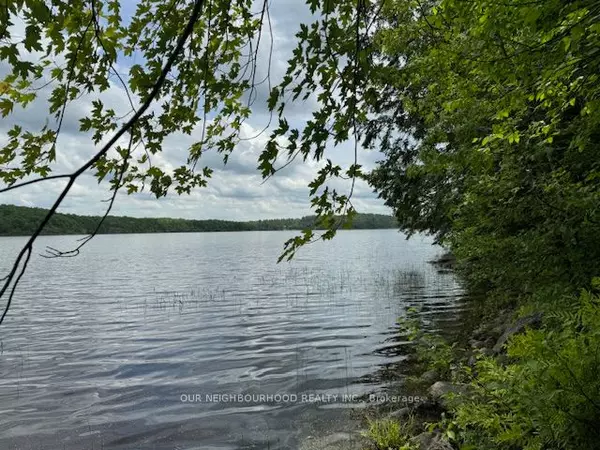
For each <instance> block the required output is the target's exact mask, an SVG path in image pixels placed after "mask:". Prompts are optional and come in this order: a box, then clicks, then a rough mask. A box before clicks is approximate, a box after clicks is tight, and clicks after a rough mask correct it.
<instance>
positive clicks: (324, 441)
mask: <svg viewBox="0 0 600 450" xmlns="http://www.w3.org/2000/svg"><path fill="white" fill-rule="evenodd" d="M368 444H369V441H368V440H367V439H366V438H365V437H363V436H361V435H360V434H358V433H332V434H329V435H327V436H323V437H309V438H308V439H306V440H305V441H304V442H302V443H301V444H300V449H299V450H363V449H364V448H366V446H367V445H368Z"/></svg>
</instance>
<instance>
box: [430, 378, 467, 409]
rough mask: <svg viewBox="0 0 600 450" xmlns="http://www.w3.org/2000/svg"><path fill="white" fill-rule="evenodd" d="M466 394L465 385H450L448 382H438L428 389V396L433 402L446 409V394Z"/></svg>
mask: <svg viewBox="0 0 600 450" xmlns="http://www.w3.org/2000/svg"><path fill="white" fill-rule="evenodd" d="M467 393H468V386H467V385H466V384H458V383H450V382H449V381H438V382H436V383H433V384H432V385H431V387H430V388H429V395H430V397H431V398H432V400H433V401H435V402H436V403H438V404H440V405H442V406H443V407H447V406H448V404H449V399H448V394H455V395H457V396H458V395H465V394H467Z"/></svg>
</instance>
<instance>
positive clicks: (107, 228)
mask: <svg viewBox="0 0 600 450" xmlns="http://www.w3.org/2000/svg"><path fill="white" fill-rule="evenodd" d="M46 213H47V210H45V209H41V208H25V207H21V206H12V205H0V236H19V235H27V234H31V233H32V232H33V231H34V230H35V228H36V227H37V225H38V223H39V222H40V221H41V220H42V218H43V217H44V216H45V214H46ZM99 220H100V217H94V216H78V215H75V214H56V215H55V216H54V217H52V219H51V220H50V222H49V223H48V226H47V227H46V229H45V231H44V233H45V234H90V233H92V232H93V231H94V230H95V228H96V226H97V224H98V222H99ZM315 222H316V218H315V217H314V216H306V217H302V218H301V219H271V220H256V221H249V222H233V221H227V220H185V219H168V218H151V219H150V218H149V219H137V218H133V217H115V216H108V217H107V218H106V220H105V221H104V222H103V223H102V226H101V227H100V233H101V234H102V233H106V234H111V233H173V232H179V233H186V232H206V231H258V230H302V229H307V228H311V227H316V226H317V225H316V223H315ZM396 227H397V224H396V222H395V220H394V218H393V217H390V216H384V215H378V214H359V215H357V217H356V219H355V220H354V221H353V222H352V228H353V229H375V228H396Z"/></svg>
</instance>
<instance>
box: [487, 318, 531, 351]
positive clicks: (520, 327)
mask: <svg viewBox="0 0 600 450" xmlns="http://www.w3.org/2000/svg"><path fill="white" fill-rule="evenodd" d="M541 324H542V314H541V313H535V314H531V315H529V316H525V317H521V318H519V319H518V320H517V321H516V322H515V323H514V324H512V325H511V326H510V327H508V328H507V329H506V330H505V331H504V333H502V336H500V337H499V338H498V340H497V341H496V345H494V348H493V350H494V353H500V352H501V351H502V349H503V348H504V345H505V344H506V343H507V342H508V340H509V339H510V338H511V337H512V336H514V335H515V334H518V333H522V332H523V331H525V329H526V328H527V327H530V328H537V327H539V326H540V325H541Z"/></svg>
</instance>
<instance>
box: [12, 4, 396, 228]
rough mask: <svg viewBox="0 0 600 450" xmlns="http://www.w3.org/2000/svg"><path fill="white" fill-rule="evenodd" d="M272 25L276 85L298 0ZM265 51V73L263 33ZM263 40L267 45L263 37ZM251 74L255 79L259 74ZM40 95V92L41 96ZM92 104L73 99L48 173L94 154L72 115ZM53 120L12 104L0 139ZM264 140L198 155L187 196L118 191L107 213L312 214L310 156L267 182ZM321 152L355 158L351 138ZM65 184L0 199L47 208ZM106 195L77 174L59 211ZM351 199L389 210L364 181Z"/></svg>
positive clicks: (260, 111) (176, 153)
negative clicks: (207, 175) (262, 167)
mask: <svg viewBox="0 0 600 450" xmlns="http://www.w3.org/2000/svg"><path fill="white" fill-rule="evenodd" d="M122 5H123V13H124V14H125V15H127V14H132V12H133V10H134V8H135V2H134V1H129V0H123V1H122ZM270 13H271V21H272V30H273V63H272V67H271V76H272V79H273V82H274V83H276V82H277V80H278V79H280V77H281V76H282V74H283V72H284V71H285V68H286V61H287V60H288V59H289V57H290V56H291V51H292V49H293V46H294V34H295V32H296V30H297V29H298V28H299V24H300V23H303V22H310V21H311V20H312V16H311V13H310V10H309V8H308V6H307V5H306V4H305V3H304V1H303V0H274V1H272V2H271V7H270ZM262 42H263V43H264V44H263V45H264V47H263V48H264V52H263V53H262V54H263V55H264V57H263V58H261V61H259V75H260V71H263V73H266V67H267V58H266V54H267V52H266V51H267V49H268V42H269V39H268V38H264V37H263V40H262ZM265 42H266V43H265ZM118 64H119V65H118V67H117V70H119V72H120V73H121V74H126V73H127V72H128V64H131V62H129V61H127V60H123V61H120V62H119V63H118ZM4 73H6V66H4V67H2V63H1V62H0V75H3V74H4ZM260 78H261V77H260V76H257V79H260ZM41 97H43V96H41ZM264 100H265V98H264V96H263V97H262V98H259V99H258V100H257V101H256V102H255V104H254V106H253V114H252V117H251V118H250V119H249V120H248V122H247V123H246V124H245V125H244V129H243V130H242V137H251V136H255V135H256V134H258V132H259V131H260V130H261V129H263V127H264V126H265V125H266V124H267V121H268V115H267V111H266V104H265V102H264ZM103 101H104V103H105V105H106V106H109V107H113V108H114V109H115V110H116V111H119V110H122V111H127V110H128V109H129V105H128V103H127V99H126V96H125V92H124V90H123V89H122V88H121V87H120V86H119V85H118V84H116V83H115V84H113V85H111V87H110V89H109V90H108V91H107V92H106V93H104V94H103ZM314 104H315V99H314V98H309V99H308V100H307V101H306V102H305V103H302V104H298V105H294V106H293V107H291V108H290V109H289V110H288V112H287V114H288V119H289V120H290V122H291V123H292V125H296V126H297V125H300V124H302V123H303V122H304V121H305V120H306V119H307V118H308V117H309V112H310V111H311V110H312V109H311V108H312V105H314ZM90 110H91V98H89V99H87V98H82V99H80V100H78V101H77V102H76V103H72V104H71V105H70V106H69V107H68V109H67V111H66V115H65V119H64V121H63V126H62V129H61V135H60V138H59V140H58V146H57V162H56V164H55V165H54V166H53V173H64V172H70V171H73V170H74V169H76V168H77V167H78V166H79V165H81V164H82V163H83V162H85V161H86V160H87V159H88V158H89V157H90V155H92V154H94V153H95V152H96V147H95V146H94V144H93V143H92V142H91V140H90V139H89V137H88V136H86V135H83V134H82V133H80V132H79V123H78V120H79V118H80V117H82V115H85V113H86V112H87V111H90ZM46 121H48V122H49V123H50V124H52V123H53V122H54V118H53V117H51V116H49V115H48V114H47V106H46V103H45V100H44V99H40V101H36V102H34V103H33V104H32V105H30V106H29V107H28V108H27V109H26V110H22V109H21V110H18V109H15V112H14V114H13V115H12V117H11V118H10V119H4V120H0V143H1V142H2V141H4V140H5V136H6V132H7V131H8V130H9V129H10V128H11V127H12V125H13V124H20V125H22V126H23V127H24V128H27V126H28V125H29V126H30V127H32V129H36V127H37V126H39V125H40V124H43V123H45V122H46ZM199 133H200V127H198V129H197V130H195V131H194V133H192V135H191V136H188V135H184V134H177V135H172V136H170V137H169V138H168V139H167V140H166V141H165V145H164V146H163V149H162V152H161V153H159V154H157V155H154V156H153V163H154V164H155V165H160V166H162V167H166V168H169V167H171V168H173V167H178V166H180V165H182V164H185V162H186V159H187V147H188V146H189V144H191V143H192V142H194V141H196V140H199ZM266 140H267V134H266V133H264V134H263V135H262V136H259V137H258V138H255V139H252V140H246V141H242V142H240V144H239V145H238V146H237V148H236V149H235V151H234V152H233V154H232V155H231V157H230V159H229V162H228V163H227V165H224V164H223V163H222V159H221V157H220V156H219V155H217V154H214V153H211V152H207V153H206V154H204V155H203V156H202V159H201V163H200V164H202V165H209V166H210V167H212V168H213V169H214V173H213V176H212V178H211V179H210V180H209V183H208V187H206V188H198V189H195V190H194V191H193V192H192V194H191V195H185V194H184V195H182V196H179V195H177V194H175V193H174V192H170V193H169V194H168V195H167V196H166V197H163V198H161V199H156V197H155V196H153V195H152V194H150V193H148V192H142V193H138V194H132V195H126V194H122V193H119V195H118V197H117V201H116V203H115V205H114V208H113V211H112V214H113V215H127V216H133V217H180V218H188V219H227V220H256V219H269V218H279V217H300V216H304V215H308V214H311V210H310V201H309V189H308V187H307V185H308V183H309V182H310V180H312V179H313V178H314V175H315V173H316V171H317V170H318V168H319V164H318V163H316V162H314V161H307V162H301V161H300V162H298V163H293V164H291V165H289V166H287V167H286V168H285V169H284V170H282V171H281V172H279V173H277V174H276V175H275V176H274V177H272V178H270V179H269V180H267V181H266V182H263V179H262V177H261V175H260V173H259V172H258V170H257V169H256V166H257V158H258V155H259V154H260V152H261V151H262V149H263V148H264V145H265V143H266ZM326 157H328V158H331V159H332V160H333V161H334V162H335V163H338V164H341V165H342V166H343V167H344V166H348V165H349V164H351V163H352V162H353V159H354V144H353V143H350V142H349V143H345V144H342V145H340V146H338V147H335V148H330V149H329V150H328V152H327V154H326ZM379 159H382V155H381V154H379V153H377V152H374V151H365V150H361V151H360V152H359V160H358V163H359V164H362V166H363V168H364V169H366V170H369V169H372V168H373V167H374V166H375V163H376V161H377V160H379ZM62 186H63V182H60V181H56V182H55V181H47V182H44V183H38V184H35V185H32V186H30V187H27V188H23V189H18V190H15V191H11V192H8V193H3V194H0V204H3V203H8V204H15V205H21V206H37V207H45V208H47V207H49V206H51V205H52V204H53V202H54V200H55V199H56V197H57V196H58V194H59V192H60V190H61V189H62ZM336 187H337V188H338V189H339V191H340V192H344V191H348V190H349V184H348V183H347V182H340V183H337V184H336ZM109 196H110V192H109V186H108V184H107V183H101V184H98V182H97V180H96V179H95V178H94V176H93V175H92V173H86V174H84V175H83V176H82V177H80V178H79V179H78V181H77V183H76V185H75V186H74V187H73V189H72V190H71V192H70V194H69V196H68V197H67V198H66V199H65V200H64V202H63V204H62V206H61V208H60V211H61V212H66V213H74V214H85V215H97V214H102V213H103V211H104V209H105V208H106V203H105V202H103V201H102V200H104V199H106V198H108V197H109ZM352 203H353V205H354V206H355V208H356V209H357V210H358V212H363V213H380V214H390V213H391V211H390V210H389V208H387V207H385V206H384V205H383V201H382V200H380V199H378V198H377V195H376V194H375V193H373V191H372V189H371V188H370V187H369V186H368V185H367V184H366V183H364V182H362V181H357V183H356V186H355V189H354V193H353V197H352Z"/></svg>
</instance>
